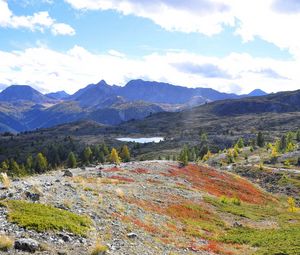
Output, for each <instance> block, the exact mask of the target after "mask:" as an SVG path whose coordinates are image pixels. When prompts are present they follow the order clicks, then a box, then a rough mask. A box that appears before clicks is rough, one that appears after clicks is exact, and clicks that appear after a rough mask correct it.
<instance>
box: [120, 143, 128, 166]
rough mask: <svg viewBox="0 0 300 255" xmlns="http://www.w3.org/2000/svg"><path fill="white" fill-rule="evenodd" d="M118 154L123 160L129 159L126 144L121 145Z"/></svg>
mask: <svg viewBox="0 0 300 255" xmlns="http://www.w3.org/2000/svg"><path fill="white" fill-rule="evenodd" d="M120 156H121V158H122V160H123V162H129V161H130V151H129V149H128V146H127V145H124V146H123V147H122V150H121V153H120Z"/></svg>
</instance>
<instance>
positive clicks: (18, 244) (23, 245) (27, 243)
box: [15, 238, 40, 252]
mask: <svg viewBox="0 0 300 255" xmlns="http://www.w3.org/2000/svg"><path fill="white" fill-rule="evenodd" d="M39 247H40V244H39V243H38V242H37V241H36V240H33V239H30V238H22V239H18V240H16V241H15V249H16V250H21V251H26V252H36V251H37V250H38V249H39Z"/></svg>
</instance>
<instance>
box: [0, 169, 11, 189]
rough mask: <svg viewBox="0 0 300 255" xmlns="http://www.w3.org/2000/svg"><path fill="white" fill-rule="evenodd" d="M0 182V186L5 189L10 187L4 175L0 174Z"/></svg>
mask: <svg viewBox="0 0 300 255" xmlns="http://www.w3.org/2000/svg"><path fill="white" fill-rule="evenodd" d="M0 182H2V185H3V187H4V188H5V189H9V187H10V186H11V180H10V179H9V177H8V176H7V174H6V173H0Z"/></svg>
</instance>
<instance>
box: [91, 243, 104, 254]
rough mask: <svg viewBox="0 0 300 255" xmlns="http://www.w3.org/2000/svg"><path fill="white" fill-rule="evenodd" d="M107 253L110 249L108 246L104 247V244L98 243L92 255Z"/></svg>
mask: <svg viewBox="0 0 300 255" xmlns="http://www.w3.org/2000/svg"><path fill="white" fill-rule="evenodd" d="M107 251H108V248H107V246H106V245H103V244H102V243H100V242H97V243H96V245H95V247H94V248H93V249H92V251H91V255H102V254H106V252H107Z"/></svg>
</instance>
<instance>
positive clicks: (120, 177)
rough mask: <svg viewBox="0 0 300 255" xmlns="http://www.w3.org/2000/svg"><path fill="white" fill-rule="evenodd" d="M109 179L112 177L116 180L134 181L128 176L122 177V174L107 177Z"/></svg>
mask: <svg viewBox="0 0 300 255" xmlns="http://www.w3.org/2000/svg"><path fill="white" fill-rule="evenodd" d="M109 178H110V179H114V180H118V181H121V182H134V180H133V179H131V178H128V177H124V176H119V175H113V176H110V177H109Z"/></svg>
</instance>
